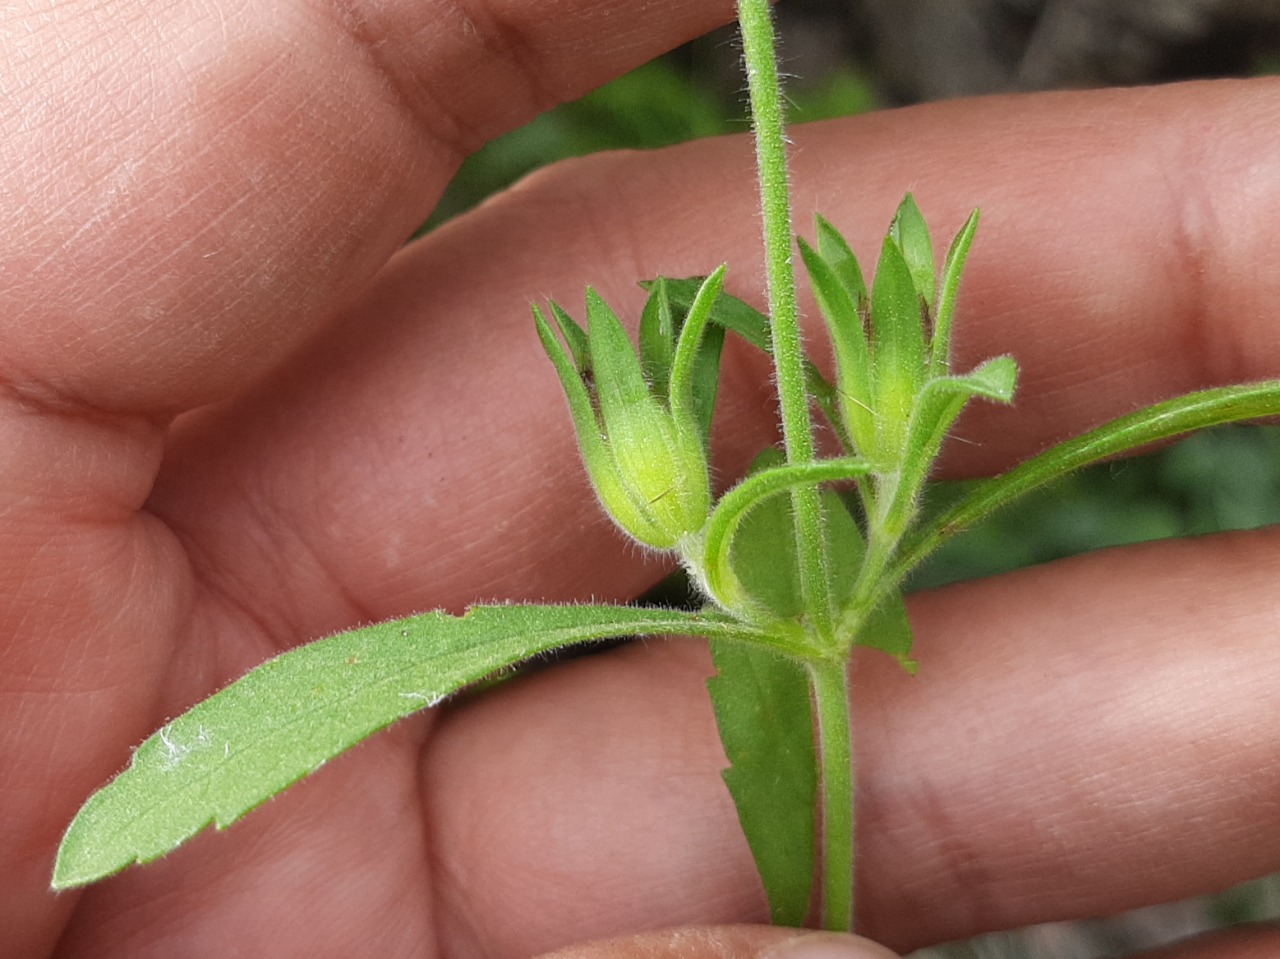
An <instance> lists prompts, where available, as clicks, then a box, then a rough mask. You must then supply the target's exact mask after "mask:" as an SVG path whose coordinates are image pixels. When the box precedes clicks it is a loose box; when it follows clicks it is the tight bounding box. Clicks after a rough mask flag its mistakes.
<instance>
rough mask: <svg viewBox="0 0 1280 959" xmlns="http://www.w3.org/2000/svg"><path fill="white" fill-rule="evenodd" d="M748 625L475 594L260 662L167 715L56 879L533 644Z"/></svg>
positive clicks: (172, 832)
mask: <svg viewBox="0 0 1280 959" xmlns="http://www.w3.org/2000/svg"><path fill="white" fill-rule="evenodd" d="M665 633H684V634H694V635H701V636H721V637H723V636H733V635H738V636H747V635H749V634H750V629H749V627H743V626H740V625H738V624H735V623H734V622H733V621H731V620H729V619H727V618H725V617H722V616H717V615H713V614H696V613H681V612H677V611H672V610H663V609H640V608H633V607H620V606H479V607H475V608H473V609H472V610H470V611H469V612H468V613H467V614H466V615H465V616H462V617H456V616H450V615H448V614H446V613H443V612H434V613H425V614H423V615H419V616H411V617H409V618H407V619H402V620H396V621H393V622H387V623H380V624H378V625H375V626H368V627H365V628H363V629H357V630H354V631H352V632H348V633H342V634H340V635H337V636H332V637H329V638H328V639H322V640H319V641H317V642H314V643H310V644H308V645H306V646H301V647H299V648H297V649H294V650H291V651H290V652H287V653H284V654H282V655H280V656H277V657H276V658H275V659H272V660H269V661H268V662H266V663H263V664H262V665H261V666H259V667H258V668H256V669H254V670H253V671H251V672H250V673H248V674H247V675H246V676H244V677H243V678H242V679H240V680H238V681H237V682H235V683H232V684H231V685H230V686H228V687H226V688H225V689H223V690H222V691H221V692H218V693H216V694H215V695H213V696H211V697H210V698H209V699H206V700H205V701H204V702H202V703H200V704H198V705H196V706H194V707H193V708H192V709H190V710H189V711H187V712H186V713H184V714H183V715H182V716H180V717H178V718H177V719H175V720H173V721H172V722H170V723H168V724H166V725H165V726H164V727H163V728H161V729H160V730H159V731H158V732H157V733H155V734H154V735H153V736H151V737H150V738H149V739H147V740H146V742H144V743H143V744H142V745H141V746H139V747H138V749H137V750H136V751H135V752H134V754H133V759H132V761H131V762H130V764H129V767H128V769H126V770H125V771H124V772H122V773H120V775H119V776H117V777H116V778H115V779H114V780H112V781H111V782H110V783H109V784H107V785H106V786H104V787H103V788H102V789H100V790H99V791H98V792H96V793H94V794H93V795H92V796H91V797H90V798H89V800H88V801H87V802H86V803H85V804H84V806H83V807H82V808H81V810H80V812H79V813H78V814H77V815H76V818H75V820H74V821H73V822H72V823H71V826H70V827H69V828H68V830H67V833H66V835H65V836H64V837H63V840H62V846H61V848H60V849H59V850H58V858H57V862H56V864H55V866H54V874H53V886H54V888H56V889H65V888H68V887H71V886H79V885H84V884H86V883H90V882H93V881H95V880H97V879H101V878H102V877H104V876H107V875H110V874H111V873H114V872H117V871H119V870H120V869H123V868H124V867H126V866H128V865H131V864H132V863H135V862H149V861H150V860H153V859H156V858H158V857H159V856H163V855H164V854H165V853H167V852H169V851H170V850H172V849H173V848H175V847H176V846H178V845H179V844H180V843H182V842H183V841H184V840H186V839H188V838H190V837H191V836H193V835H195V834H196V833H197V832H199V831H200V830H202V829H204V828H205V827H206V826H208V825H210V824H213V825H215V826H217V827H218V828H223V827H225V826H228V825H230V824H231V823H233V822H235V821H236V820H237V819H239V818H240V817H241V816H243V815H244V814H245V813H247V812H248V811H249V810H251V809H253V808H254V807H255V806H257V805H259V804H261V803H262V802H264V801H266V800H267V799H269V798H271V797H272V796H274V795H275V794H276V793H278V792H280V791H281V790H283V789H285V788H286V787H288V786H290V785H292V784H293V783H295V782H297V781H298V780H299V779H301V778H303V777H304V776H306V775H307V774H309V773H311V772H313V771H314V770H316V769H317V768H319V767H320V766H321V765H323V764H324V763H325V762H327V761H328V760H330V759H332V758H333V757H334V756H336V755H338V754H339V753H341V752H343V751H344V750H346V749H348V748H350V747H351V746H354V745H355V744H356V743H358V742H360V741H361V740H362V739H364V738H365V737H367V736H369V735H371V734H372V733H375V732H377V731H378V730H380V729H382V728H384V727H385V726H388V725H390V724H391V723H393V722H395V721H396V720H397V719H400V718H402V717H404V716H407V715H409V714H410V713H413V712H417V711H418V710H420V709H424V708H426V707H428V706H431V705H434V704H435V703H437V702H439V701H440V700H441V699H442V698H443V697H445V696H448V695H450V694H451V693H453V692H456V691H457V690H458V689H460V688H462V687H464V686H466V685H468V684H470V683H475V682H478V681H479V680H482V679H484V678H485V677H487V676H491V675H492V674H494V673H495V672H497V671H499V670H502V669H505V668H507V667H509V666H512V665H514V664H516V663H519V662H522V661H523V660H526V659H528V658H530V657H532V656H536V655H538V654H539V653H543V652H546V651H548V650H551V649H555V648H557V647H560V646H566V645H569V644H571V643H581V642H587V641H590V640H595V639H603V638H607V637H615V636H628V635H655V634H665Z"/></svg>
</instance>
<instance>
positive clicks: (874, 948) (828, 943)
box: [761, 932, 898, 959]
mask: <svg viewBox="0 0 1280 959" xmlns="http://www.w3.org/2000/svg"><path fill="white" fill-rule="evenodd" d="M761 959H898V956H897V954H896V953H893V952H890V951H889V950H888V949H886V948H885V947H884V946H882V945H880V944H879V943H876V942H872V941H871V940H870V939H863V938H862V937H861V936H844V935H840V934H838V933H833V932H820V933H814V934H813V935H808V936H797V937H796V938H795V939H788V940H786V941H785V942H780V943H778V944H777V945H776V946H774V947H773V948H772V949H770V950H769V951H768V952H766V953H765V954H764V955H763V956H762V957H761Z"/></svg>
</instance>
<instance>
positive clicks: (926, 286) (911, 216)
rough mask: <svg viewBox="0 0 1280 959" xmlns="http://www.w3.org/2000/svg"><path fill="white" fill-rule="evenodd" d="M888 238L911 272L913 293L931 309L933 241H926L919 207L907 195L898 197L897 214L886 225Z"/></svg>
mask: <svg viewBox="0 0 1280 959" xmlns="http://www.w3.org/2000/svg"><path fill="white" fill-rule="evenodd" d="M889 235H890V236H891V237H893V241H894V242H895V243H896V244H897V245H898V249H899V250H901V251H902V258H903V259H904V260H906V263H907V267H908V269H909V270H910V271H911V280H912V283H913V285H914V286H915V289H916V293H917V294H918V295H919V296H920V299H922V300H924V302H925V305H926V306H927V307H928V308H929V309H930V310H932V309H933V292H934V291H933V283H934V276H933V271H934V266H933V241H932V240H931V239H930V238H929V227H928V225H926V223H925V222H924V215H923V214H921V212H920V207H918V206H916V199H915V197H913V196H912V195H911V194H910V193H908V194H907V195H906V196H904V197H903V198H902V202H901V203H900V204H899V205H898V211H897V213H895V214H894V215H893V222H892V223H891V224H890V225H889Z"/></svg>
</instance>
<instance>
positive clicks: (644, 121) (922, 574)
mask: <svg viewBox="0 0 1280 959" xmlns="http://www.w3.org/2000/svg"><path fill="white" fill-rule="evenodd" d="M819 6H821V4H819V3H817V2H816V0H815V2H812V3H810V4H809V7H810V8H811V9H813V8H817V7H819ZM828 6H830V5H829V4H828ZM855 24H856V19H855ZM812 26H813V20H812V17H810V20H809V24H808V27H809V28H811V27H812ZM844 26H847V24H846V25H844ZM802 33H803V30H802ZM833 35H834V34H833ZM815 36H816V37H817V38H818V43H817V47H818V49H817V51H816V53H815V52H814V51H813V50H810V49H805V45H806V39H805V38H807V39H808V40H809V41H812V40H813V39H814V37H815ZM783 37H784V44H786V43H787V40H788V37H787V34H786V24H785V23H784V24H783ZM837 39H838V38H837ZM831 41H832V37H831V36H824V35H823V33H822V31H821V30H818V31H817V32H816V33H815V31H814V30H812V29H808V32H807V33H805V34H804V36H803V37H802V38H801V41H800V46H801V47H802V49H801V50H800V51H799V53H795V52H794V51H793V50H792V49H789V48H788V47H787V46H785V45H784V51H783V52H784V56H788V55H789V54H794V55H792V56H791V57H790V59H789V60H788V61H787V62H786V66H787V67H788V68H789V69H790V70H791V72H793V73H799V74H800V75H801V77H803V79H801V78H800V77H797V78H796V79H794V80H793V81H792V82H791V83H790V85H789V87H788V95H789V97H790V99H791V100H792V110H791V118H792V120H793V122H804V121H807V120H816V119H823V118H827V117H833V116H841V115H849V114H854V113H860V112H864V111H867V110H871V109H876V108H878V107H880V106H882V105H884V104H885V103H886V100H887V99H888V98H889V96H890V94H888V93H886V92H885V91H886V89H887V88H888V86H889V85H887V84H886V83H885V82H884V78H883V70H882V69H880V68H878V67H877V65H876V63H875V60H874V57H871V58H869V59H868V58H863V59H857V58H855V56H853V55H852V54H851V53H850V50H853V51H856V49H857V46H858V45H857V44H852V45H850V44H843V43H836V44H835V47H836V49H835V50H834V52H833V49H832V48H833V44H832V42H831ZM810 45H812V44H810ZM1250 57H1251V59H1250V62H1251V63H1254V64H1256V65H1258V66H1257V67H1256V68H1261V67H1269V66H1273V65H1274V64H1275V63H1277V62H1280V61H1278V60H1277V59H1276V58H1275V56H1274V54H1268V55H1265V56H1261V55H1256V54H1251V55H1250ZM740 85H741V81H740V80H739V79H738V77H737V48H736V45H735V41H734V40H733V35H732V33H730V32H727V31H721V32H718V33H716V34H713V35H712V36H710V37H707V38H704V39H703V40H700V41H698V42H697V43H695V44H692V45H690V46H689V47H686V48H682V49H681V50H679V51H675V52H674V53H673V54H671V55H669V56H668V57H666V58H663V59H661V60H658V61H655V62H653V63H650V64H648V65H646V66H644V67H642V68H640V69H638V70H636V71H634V72H632V73H630V74H628V75H627V76H624V77H622V78H620V79H618V80H617V81H615V82H614V83H612V84H610V85H608V86H606V87H604V88H602V89H600V90H598V91H596V92H594V93H592V94H590V95H588V96H586V97H584V98H583V99H581V100H579V101H577V102H574V103H570V104H565V105H563V106H561V107H559V108H558V109H556V110H553V111H552V112H550V113H547V114H545V115H543V116H541V117H539V118H538V119H537V120H535V121H534V122H532V123H530V124H529V125H528V126H526V127H523V128H521V129H519V130H516V131H514V132H512V133H510V134H508V135H507V136H505V137H503V138H501V139H500V140H497V141H495V142H494V143H492V144H490V145H488V146H487V147H485V148H484V149H482V150H481V151H479V152H478V153H477V154H475V155H474V156H472V157H471V158H470V159H468V160H467V161H466V162H465V163H464V165H463V166H462V168H461V169H460V171H459V172H458V174H457V176H456V178H455V180H454V182H453V183H452V185H451V186H450V188H449V190H448V192H447V193H446V195H445V196H444V198H443V199H442V200H441V202H440V204H439V206H438V208H437V209H436V211H435V212H434V214H433V215H432V217H431V219H430V220H429V221H428V223H427V224H425V225H424V227H423V231H424V232H425V231H427V230H430V229H432V228H434V227H435V226H436V225H438V224H440V223H442V222H444V221H446V220H448V219H449V218H451V217H454V216H457V215H459V214H461V213H463V212H465V211H466V210H467V209H469V208H470V207H472V206H474V205H475V204H477V203H479V202H480V201H482V200H483V199H484V198H485V197H487V196H489V195H491V194H493V193H495V192H497V191H499V190H501V189H503V188H505V187H506V186H508V185H510V184H511V183H513V182H514V181H515V180H517V179H519V178H520V177H521V176H523V175H524V174H526V173H528V172H529V171H531V170H533V169H536V168H537V167H540V166H544V165H546V164H548V163H552V162H554V161H556V160H559V159H563V158H565V157H570V156H576V155H582V154H587V153H592V152H596V151H600V150H609V149H618V148H638V149H647V148H654V147H661V146H666V145H669V144H673V143H677V142H680V141H683V140H688V139H691V138H696V137H703V136H712V135H716V134H721V133H726V132H734V131H745V130H746V129H747V122H746V119H745V105H744V102H743V96H742V94H741V91H740ZM585 279H586V278H584V281H585ZM638 279H639V278H638ZM958 485H959V484H940V485H939V486H938V487H937V488H936V489H935V492H934V493H933V494H932V495H934V496H937V497H939V498H942V499H945V498H946V497H948V496H953V495H955V494H956V492H957V488H958ZM1276 522H1280V428H1275V427H1234V428H1228V429H1220V430H1216V431H1212V432H1208V433H1204V434H1201V435H1198V436H1195V437H1193V438H1192V439H1189V440H1186V441H1183V442H1181V443H1179V444H1177V445H1174V446H1171V447H1169V448H1167V449H1164V450H1163V451H1161V452H1158V453H1155V454H1153V455H1149V456H1143V457H1138V458H1134V459H1129V460H1125V461H1123V462H1117V463H1112V464H1107V465H1103V466H1100V467H1097V468H1094V469H1090V470H1086V471H1083V472H1081V473H1079V474H1077V475H1074V476H1072V477H1070V478H1068V479H1067V480H1065V481H1063V482H1060V483H1058V484H1057V485H1055V486H1054V487H1053V488H1051V489H1049V490H1047V491H1044V492H1042V493H1040V494H1038V495H1035V496H1033V497H1030V498H1027V499H1025V500H1023V501H1022V502H1021V503H1020V504H1018V505H1017V506H1016V507H1014V508H1011V509H1009V510H1007V511H1006V512H1004V513H1003V514H1001V515H999V516H998V517H997V518H996V519H995V520H994V521H993V522H990V523H988V524H987V525H985V526H983V527H982V528H980V529H978V530H975V531H973V532H971V533H968V534H966V535H965V536H963V537H959V538H957V539H955V540H954V541H952V542H951V543H950V544H949V545H948V546H947V547H945V548H944V549H943V550H942V551H941V552H940V553H939V554H937V555H936V556H935V557H934V559H933V560H932V561H931V562H930V563H929V564H928V565H927V567H925V568H924V569H922V570H920V571H919V573H918V574H917V575H916V576H915V578H914V579H913V582H912V588H924V587H927V586H937V585H941V584H944V583H948V582H954V581H958V580H963V579H967V578H972V577H976V576H985V575H990V574H993V573H998V572H1002V571H1005V570H1009V569H1013V568H1016V567H1019V566H1025V565H1029V564H1033V563H1041V562H1046V561H1049V560H1053V559H1058V558H1061V557H1064V556H1069V555H1072V554H1075V553H1079V552H1083V551H1086V550H1092V549H1098V548H1103V547H1108V546H1116V545H1120V544H1124V543H1133V542H1139V541H1144V540H1151V539H1159V538H1162V537H1174V536H1189V535H1201V534H1206V533H1213V532H1217V531H1222V530H1229V529H1250V528H1254V527H1258V526H1262V525H1266V524H1271V523H1276ZM1275 917H1280V882H1277V881H1276V880H1275V879H1263V880H1259V881H1257V882H1254V883H1251V884H1248V885H1246V886H1243V887H1240V888H1238V889H1235V890H1231V891H1230V892H1228V893H1225V894H1222V895H1219V896H1216V897H1210V898H1207V899H1203V900H1197V901H1195V902H1191V903H1181V904H1174V905H1170V906H1163V907H1155V908H1153V909H1150V910H1143V911H1141V912H1138V913H1132V914H1129V915H1126V916H1122V917H1117V918H1111V919H1106V920H1100V921H1095V922H1088V923H1068V924H1055V925H1052V926H1043V927H1038V928H1036V929H1030V930H1024V931H1019V932H1016V933H1012V934H999V935H994V936H987V937H983V938H981V939H978V940H974V941H972V942H968V943H957V944H953V945H949V946H944V947H938V948H936V949H931V950H925V951H922V952H920V953H918V954H917V956H918V957H920V959H925V957H926V956H927V957H929V959H961V957H971V959H992V957H1006V956H1009V957H1012V956H1019V957H1037V959H1043V957H1052V959H1088V957H1096V956H1115V955H1127V954H1129V953H1130V952H1132V951H1134V950H1137V949H1142V948H1149V947H1152V946H1155V945H1158V944H1160V943H1162V942H1166V941H1169V940H1170V939H1173V938H1176V937H1180V936H1184V935H1190V934H1193V933H1195V932H1197V931H1201V930H1204V929H1207V928H1212V927H1215V926H1220V925H1224V924H1231V923H1239V922H1247V921H1255V920H1260V919H1267V918H1275Z"/></svg>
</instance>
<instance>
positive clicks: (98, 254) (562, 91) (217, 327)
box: [0, 0, 733, 413]
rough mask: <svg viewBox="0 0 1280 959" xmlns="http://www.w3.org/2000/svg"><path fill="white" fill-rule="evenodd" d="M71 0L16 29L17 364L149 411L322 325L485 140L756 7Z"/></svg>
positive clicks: (13, 349)
mask: <svg viewBox="0 0 1280 959" xmlns="http://www.w3.org/2000/svg"><path fill="white" fill-rule="evenodd" d="M45 6H46V9H42V10H33V11H31V12H30V13H29V15H28V16H27V17H26V18H25V19H19V18H17V17H16V15H14V17H13V18H11V19H15V22H16V23H18V24H24V25H25V27H18V26H15V28H14V29H12V30H10V31H8V33H7V34H6V47H5V49H6V62H7V63H8V64H9V65H10V66H9V68H8V70H7V71H6V73H7V76H8V77H9V80H10V82H9V83H8V84H7V87H8V90H7V92H6V95H5V96H4V97H3V98H0V103H2V104H3V105H2V106H0V134H2V135H0V170H3V171H4V177H5V194H6V195H7V196H12V197H16V198H17V200H18V202H17V204H16V206H15V208H13V209H11V210H10V215H9V217H8V218H7V220H6V244H7V249H6V250H5V251H4V253H3V260H2V261H0V263H2V266H0V269H2V270H3V274H4V275H5V276H6V277H7V278H8V281H7V282H6V283H4V284H0V287H2V291H0V313H3V315H4V316H5V317H6V324H5V327H4V332H3V337H2V339H0V356H2V357H3V361H2V362H3V368H2V370H0V372H3V375H4V377H5V378H6V379H7V380H9V381H11V382H17V383H22V384H28V385H29V387H30V389H32V390H37V389H38V390H39V391H42V392H43V393H47V394H50V396H49V397H48V398H50V399H53V398H58V397H62V398H64V399H70V400H74V401H76V402H79V403H85V404H90V405H95V406H105V407H109V408H112V409H116V410H129V411H142V412H149V413H155V412H162V413H164V412H168V411H171V410H173V409H180V408H185V407H188V406H192V405H195V404H198V403H201V402H206V401H208V400H210V399H213V398H217V397H219V396H223V395H226V394H227V393H228V392H230V391H234V390H235V389H237V388H238V387H239V386H240V385H242V384H244V383H246V382H248V381H249V380H250V379H252V378H253V377H255V376H257V375H258V374H260V373H261V372H262V371H263V370H264V369H267V368H269V367H270V366H271V365H272V364H274V363H275V362H278V360H279V358H280V357H281V356H282V355H283V354H284V353H285V352H287V351H288V350H289V349H291V348H292V347H293V346H295V345H296V344H297V343H299V342H301V341H302V340H303V339H305V338H306V337H307V336H309V335H311V334H312V333H313V332H314V331H315V330H316V329H317V327H318V326H319V325H320V324H321V323H322V322H323V321H324V320H325V319H326V318H327V317H328V316H329V315H330V313H331V310H332V307H333V304H334V303H335V301H341V300H343V299H346V298H348V297H349V296H350V295H351V294H352V293H353V292H354V290H356V289H357V288H358V287H359V286H360V285H361V284H362V283H363V282H364V281H365V280H366V279H367V278H368V277H369V276H370V275H371V274H372V273H373V271H374V270H376V269H377V268H378V267H379V266H380V265H381V264H382V263H383V262H384V261H385V260H386V258H387V257H388V256H389V255H390V254H391V252H392V251H393V250H394V249H395V248H396V247H397V246H399V245H400V244H401V243H403V242H404V240H405V238H406V237H407V236H408V235H409V234H410V232H411V231H412V230H413V229H414V228H415V227H416V226H417V225H418V224H419V223H420V222H421V221H422V220H423V219H424V218H425V217H426V215H427V213H428V212H429V210H430V208H431V205H432V204H433V203H434V201H435V199H436V197H438V196H439V194H440V191H441V190H442V188H443V186H444V184H445V181H446V180H447V178H448V176H449V175H450V173H451V172H452V170H453V168H454V167H455V166H456V164H457V162H458V161H459V159H460V158H461V157H462V156H463V155H464V154H465V153H466V152H468V151H469V150H471V149H474V148H475V147H476V146H479V145H480V143H482V142H483V141H485V140H487V139H488V138H490V137H492V136H493V135H494V134H496V133H498V132H500V131H502V130H505V129H509V128H510V127H512V126H514V125H516V124H518V123H519V122H521V121H522V120H525V119H529V118H531V117H533V116H534V115H535V114H537V113H538V112H540V111H541V110H543V109H546V108H547V107H548V106H550V105H552V104H553V103H556V102H559V101H560V100H563V99H567V98H569V97H572V96H575V95H578V94H581V93H584V92H586V91H587V90H589V89H591V88H592V87H594V86H596V85H598V84H600V83H602V82H604V81H605V80H607V79H609V78H611V77H613V76H615V75H617V74H619V73H621V72H622V71H624V70H626V69H627V68H629V67H632V66H635V65H638V64H640V63H642V62H644V61H645V60H647V59H649V58H650V57H652V56H654V55H656V54H658V53H661V52H663V51H665V50H667V49H669V48H671V47H672V46H675V45H676V44H678V43H679V42H681V41H683V40H686V39H689V38H690V37H693V36H696V35H697V34H698V33H700V32H703V31H705V30H707V29H709V28H711V27H712V26H715V25H717V24H719V23H721V22H724V21H725V20H727V19H729V18H730V17H731V16H732V13H733V5H732V3H731V2H730V0H703V2H696V3H689V2H687V0H660V2H658V3H655V4H648V5H646V6H645V8H644V11H643V16H641V15H640V14H639V12H638V11H637V9H636V7H635V5H634V4H630V3H626V2H623V0H605V2H596V0H592V2H588V0H551V2H539V3H531V2H528V0H499V2H490V3H484V4H474V3H466V4H459V3H450V2H444V0H431V2H410V0H401V2H391V3H378V4H372V3H348V4H310V3H302V2H293V3H285V4H267V5H263V4H245V3H235V2H230V0H206V2H201V3H192V4H172V5H168V6H165V7H163V8H159V7H154V6H152V7H149V8H148V9H147V12H146V14H145V15H139V14H138V13H137V11H136V9H135V8H134V7H133V6H132V5H130V4H123V3H121V4H115V5H114V7H109V8H107V9H106V10H104V9H102V8H100V7H98V6H93V7H85V6H83V5H75V4H47V5H45ZM113 9H114V10H115V14H114V15H112V13H111V10H113ZM19 80H20V82H19ZM7 205H8V204H7Z"/></svg>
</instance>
